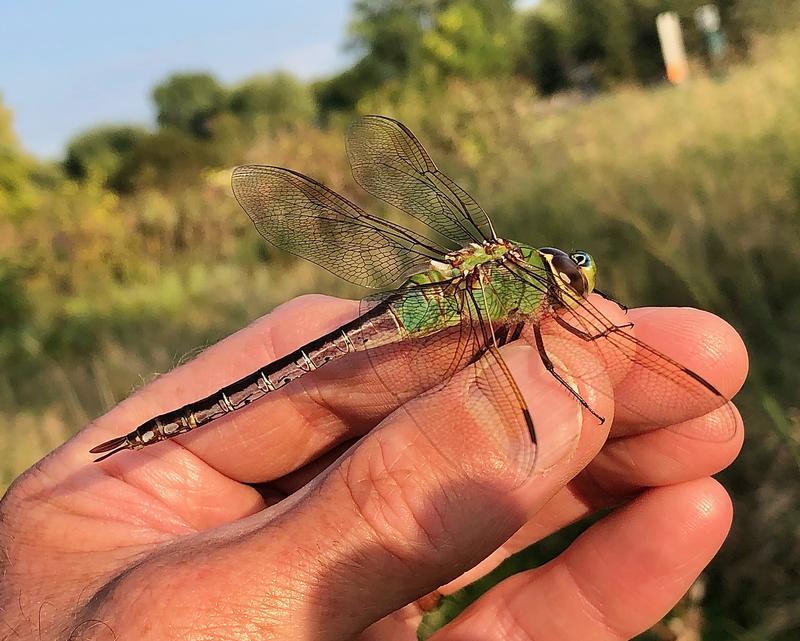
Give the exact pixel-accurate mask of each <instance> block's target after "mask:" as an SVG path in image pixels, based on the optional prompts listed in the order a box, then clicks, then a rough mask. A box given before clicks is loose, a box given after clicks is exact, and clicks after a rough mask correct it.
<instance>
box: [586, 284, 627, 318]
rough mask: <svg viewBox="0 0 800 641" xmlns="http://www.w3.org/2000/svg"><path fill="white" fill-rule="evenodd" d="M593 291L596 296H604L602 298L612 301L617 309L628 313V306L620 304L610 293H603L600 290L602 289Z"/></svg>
mask: <svg viewBox="0 0 800 641" xmlns="http://www.w3.org/2000/svg"><path fill="white" fill-rule="evenodd" d="M592 291H593V292H594V293H595V294H598V295H599V296H602V297H603V298H605V299H606V300H610V301H611V302H612V303H614V304H615V305H616V306H617V307H619V308H620V309H621V310H623V311H624V312H625V313H626V314H627V313H628V306H627V305H625V304H624V303H620V302H619V301H618V300H617V299H616V298H614V297H613V296H612V295H611V294H608V293H606V292H604V291H602V290H600V289H596V288H595V289H593V290H592Z"/></svg>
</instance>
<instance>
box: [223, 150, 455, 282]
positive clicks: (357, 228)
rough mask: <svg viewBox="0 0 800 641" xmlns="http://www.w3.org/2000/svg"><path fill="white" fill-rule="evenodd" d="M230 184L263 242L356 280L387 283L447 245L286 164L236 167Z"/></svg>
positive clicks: (350, 279) (437, 256)
mask: <svg viewBox="0 0 800 641" xmlns="http://www.w3.org/2000/svg"><path fill="white" fill-rule="evenodd" d="M231 185H232V187H233V193H234V195H235V196H236V199H237V200H238V201H239V204H240V205H241V206H242V208H243V209H244V210H245V212H247V215H248V216H250V219H251V220H252V221H253V224H255V226H256V229H257V230H258V231H259V233H260V234H261V235H262V236H263V237H264V238H266V239H267V240H268V241H269V242H271V243H272V244H274V245H277V246H278V247H280V248H281V249H285V250H286V251H288V252H290V253H292V254H296V255H298V256H301V257H303V258H305V259H307V260H310V261H311V262H314V263H316V264H317V265H320V266H321V267H324V268H325V269H327V270H328V271H330V272H332V273H334V274H336V275H337V276H339V277H341V278H344V279H345V280H348V281H350V282H352V283H356V284H357V285H363V286H365V287H375V288H383V287H390V286H392V285H393V284H395V283H396V282H397V281H398V280H400V278H402V277H403V276H404V275H405V274H407V273H408V272H409V271H410V270H411V269H412V268H414V267H416V266H418V265H422V264H424V263H426V262H428V261H430V260H431V259H432V258H438V259H440V258H441V256H442V255H443V254H444V253H445V252H446V251H447V250H446V249H444V248H442V247H439V246H437V245H436V244H434V243H433V242H432V241H429V240H428V239H426V238H425V237H423V236H421V235H419V234H417V233H415V232H413V231H411V230H408V229H405V228H404V227H401V226H400V225H397V224H395V223H392V222H390V221H387V220H383V219H381V218H378V217H376V216H371V215H370V214H368V213H366V212H365V211H364V210H362V209H361V208H360V207H358V206H357V205H355V204H353V203H351V202H350V201H348V200H347V199H346V198H344V197H342V196H340V195H339V194H337V193H336V192H334V191H332V190H330V189H328V188H327V187H325V186H324V185H322V184H320V183H318V182H317V181H315V180H313V179H312V178H309V177H307V176H304V175H302V174H299V173H296V172H294V171H291V170H289V169H283V168H281V167H270V166H265V165H247V166H243V167H237V168H236V169H235V170H234V172H233V177H232V179H231Z"/></svg>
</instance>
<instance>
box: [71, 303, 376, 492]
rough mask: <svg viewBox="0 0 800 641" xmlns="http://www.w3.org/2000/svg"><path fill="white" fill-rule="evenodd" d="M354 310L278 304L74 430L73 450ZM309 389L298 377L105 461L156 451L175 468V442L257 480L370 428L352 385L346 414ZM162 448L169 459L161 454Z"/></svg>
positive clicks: (189, 397)
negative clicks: (196, 425) (199, 424)
mask: <svg viewBox="0 0 800 641" xmlns="http://www.w3.org/2000/svg"><path fill="white" fill-rule="evenodd" d="M356 311H357V303H354V302H352V301H344V300H338V299H334V298H328V297H322V296H305V297H301V298H298V299H295V300H293V301H291V302H290V303H287V304H286V305H283V306H281V307H279V308H278V309H276V310H275V311H274V312H273V313H272V314H270V315H269V316H266V317H263V318H261V319H259V320H258V321H256V322H254V323H253V324H252V325H250V326H249V327H247V328H245V329H243V330H241V331H239V332H236V333H235V334H233V335H231V336H229V337H228V338H226V339H224V340H222V341H220V342H219V343H217V344H216V345H214V346H212V347H210V348H208V349H207V350H205V351H204V352H203V353H202V354H200V355H199V356H198V357H197V358H195V359H194V360H192V361H191V362H190V363H187V364H186V365H183V366H181V367H178V368H176V369H175V370H173V371H172V372H170V373H169V374H167V375H165V376H162V377H160V378H158V379H157V380H155V381H153V382H152V383H151V384H149V385H147V386H146V387H144V388H143V389H142V390H140V391H139V392H137V393H136V394H135V395H133V396H132V397H130V398H128V399H126V400H125V401H123V402H122V403H120V404H119V405H118V406H117V407H115V408H114V409H113V410H112V411H111V412H109V413H108V414H106V415H105V416H103V417H101V418H99V419H97V420H96V421H95V422H93V423H92V424H91V425H90V426H89V427H87V429H86V430H84V431H83V432H82V433H81V434H80V435H79V437H78V440H77V444H79V448H78V450H77V451H76V454H77V455H79V456H80V458H81V459H85V457H86V454H85V452H84V451H83V450H84V448H85V447H86V445H87V444H90V445H96V444H97V442H99V441H101V440H103V439H104V438H107V437H109V436H115V435H116V436H118V435H120V434H124V433H125V432H126V431H128V430H130V429H131V428H133V427H135V426H136V425H138V424H141V423H143V422H144V421H146V420H148V419H149V418H152V417H153V416H154V415H158V414H160V413H163V412H165V411H169V410H173V409H175V408H177V407H180V406H182V405H184V404H186V403H189V402H192V401H195V400H197V399H198V398H202V397H204V396H207V395H209V394H211V393H213V392H215V391H216V390H218V389H220V388H222V387H224V386H225V385H227V384H229V383H231V382H232V381H235V380H237V379H239V378H241V377H242V376H245V375H247V374H249V373H251V372H253V371H256V370H258V368H260V367H263V366H264V365H265V364H267V363H269V362H271V361H272V360H274V359H275V358H276V357H280V356H282V355H283V354H285V353H288V352H291V351H292V350H294V349H296V348H297V347H298V346H299V345H302V344H304V343H306V342H308V341H310V340H313V339H315V338H317V337H319V336H320V335H324V334H325V333H326V332H327V331H329V330H331V329H332V328H335V327H338V326H340V325H341V324H342V323H344V322H346V321H347V320H349V319H350V318H352V317H353V316H354V315H355V313H356ZM326 369H327V368H326ZM308 378H309V379H312V378H313V375H309V377H308ZM323 380H324V383H323V385H324V386H326V387H332V386H333V385H334V384H335V381H332V380H330V379H323ZM362 387H363V386H362ZM312 388H313V386H312V385H311V384H310V383H309V384H307V385H306V384H305V383H304V381H298V382H297V383H296V384H293V385H289V386H287V387H285V388H282V389H280V390H278V391H277V392H275V393H272V394H269V395H267V396H266V397H265V398H264V399H262V400H260V401H257V402H256V403H254V404H253V405H251V406H248V407H247V408H244V409H242V410H239V411H237V412H234V413H232V414H229V415H227V416H225V417H223V418H221V419H219V420H217V421H215V422H214V423H212V424H210V425H208V426H205V427H203V428H202V429H199V430H197V431H196V432H191V433H189V434H186V435H183V436H181V437H178V438H177V439H173V440H172V441H168V442H166V443H163V444H158V445H155V446H153V447H152V448H148V449H146V450H144V451H143V452H137V453H136V454H134V455H130V454H129V453H122V454H120V455H117V456H115V457H114V458H112V459H110V461H109V464H113V465H116V466H121V467H123V468H128V467H134V466H133V465H132V464H131V461H135V460H136V459H137V458H138V459H140V460H139V462H140V463H141V461H142V460H144V458H146V457H143V455H144V454H145V453H148V454H150V455H154V454H155V453H156V452H157V453H158V458H159V459H160V460H161V462H162V463H164V462H165V461H170V463H169V464H171V465H173V466H182V465H185V464H186V463H187V461H188V460H189V459H190V458H191V457H189V456H186V455H185V454H186V452H185V451H182V448H180V447H177V444H178V443H180V444H182V445H183V446H184V447H185V448H186V449H187V450H188V451H189V452H192V453H194V454H195V455H196V456H198V457H200V459H202V460H203V461H204V462H205V463H207V464H209V465H211V466H212V467H213V468H215V469H217V470H218V471H220V472H222V473H223V474H225V475H227V476H229V477H231V478H234V479H236V480H240V481H249V482H260V481H265V480H270V479H273V478H277V477H280V476H282V475H284V474H286V473H288V472H291V471H293V470H295V469H297V468H298V467H301V466H302V465H304V464H305V463H306V462H308V461H309V460H312V459H313V458H315V457H316V456H317V455H318V454H319V453H321V452H324V451H325V450H327V449H328V448H330V447H332V446H333V445H335V444H336V443H337V442H338V441H340V440H342V439H343V438H345V436H346V435H347V434H348V433H350V431H351V430H353V429H355V430H356V431H358V430H360V431H362V432H363V431H365V430H366V429H368V428H369V427H371V425H368V424H367V420H366V419H365V420H361V419H360V417H359V416H358V412H359V407H358V397H359V389H354V388H351V389H350V394H349V396H348V397H347V398H348V399H349V400H350V401H351V405H352V412H351V413H349V414H348V413H347V412H345V411H344V410H342V409H341V408H331V407H328V406H326V405H325V404H324V403H322V402H320V401H319V394H316V393H314V391H313V389H312ZM310 389H312V391H309V390H310ZM363 393H364V394H366V390H363ZM340 410H341V411H340ZM388 411H389V409H387V410H386V411H385V412H384V415H385V413H387V412H388ZM167 452H170V453H171V454H172V456H171V457H169V458H164V457H163V455H164V454H165V453H167ZM81 462H83V461H81Z"/></svg>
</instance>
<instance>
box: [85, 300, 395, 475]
mask: <svg viewBox="0 0 800 641" xmlns="http://www.w3.org/2000/svg"><path fill="white" fill-rule="evenodd" d="M403 337H404V331H403V330H402V329H401V325H400V323H399V322H398V320H397V317H396V316H395V313H394V311H393V310H392V308H391V305H390V301H385V302H383V303H380V304H378V305H377V306H376V307H374V308H373V309H371V310H370V311H368V312H366V313H365V314H362V315H361V316H359V317H358V318H356V319H355V320H353V321H350V322H349V323H346V324H345V325H342V326H341V327H339V328H338V329H335V330H333V331H332V332H330V333H328V334H326V335H325V336H321V337H320V338H318V339H316V340H313V341H311V342H310V343H307V344H306V345H303V346H302V347H301V348H299V349H297V350H295V351H294V352H292V353H291V354H287V355H286V356H284V357H282V358H279V359H278V360H276V361H273V362H272V363H270V364H269V365H265V366H264V367H262V368H261V369H259V370H257V371H255V372H253V373H252V374H248V375H247V376H245V377H244V378H241V379H239V380H238V381H236V382H235V383H231V384H230V385H227V386H226V387H224V388H222V389H221V390H219V391H218V392H214V393H213V394H211V395H209V396H207V397H205V398H202V399H200V400H198V401H194V402H193V403H189V404H188V405H184V406H183V407H181V408H179V409H176V410H173V411H171V412H167V413H165V414H161V415H160V416H156V417H154V418H152V419H150V420H149V421H147V422H145V423H143V424H142V425H140V426H139V427H137V428H136V429H135V430H133V431H132V432H130V433H128V434H126V435H125V436H120V437H118V438H115V439H111V440H109V441H106V442H105V443H101V444H100V445H98V446H97V447H93V448H92V449H91V450H89V451H90V452H91V453H92V454H103V456H101V457H99V458H97V459H95V460H96V461H102V460H103V459H106V458H108V457H109V456H112V455H113V454H116V453H117V452H121V451H123V450H138V449H141V448H143V447H145V446H146V445H152V444H153V443H158V442H159V441H164V440H166V439H169V438H172V437H173V436H177V435H178V434H184V433H185V432H189V431H191V430H193V429H195V428H198V427H201V426H202V425H207V424H208V423H211V422H212V421H215V420H217V419H219V418H222V417H223V416H225V415H226V414H229V413H231V412H235V411H236V410H239V409H242V408H243V407H247V406H248V405H250V403H252V402H254V401H257V400H258V399H260V398H262V397H264V396H266V395H267V394H269V393H270V392H273V391H275V390H277V389H280V388H281V387H283V386H284V385H287V384H289V383H291V382H292V381H294V380H296V379H298V378H300V377H301V376H305V375H306V374H308V373H309V372H312V371H314V370H315V369H317V368H319V367H322V366H324V365H327V364H328V363H331V362H333V361H335V360H337V359H339V358H341V357H343V356H345V355H347V354H349V353H350V352H356V351H363V350H366V349H372V348H374V347H380V346H381V345H387V344H389V343H393V342H396V341H398V340H401V339H402V338H403Z"/></svg>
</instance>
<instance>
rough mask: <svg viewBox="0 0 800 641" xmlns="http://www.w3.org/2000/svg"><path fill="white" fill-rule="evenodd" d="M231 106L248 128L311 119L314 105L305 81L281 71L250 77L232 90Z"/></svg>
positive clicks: (271, 128)
mask: <svg viewBox="0 0 800 641" xmlns="http://www.w3.org/2000/svg"><path fill="white" fill-rule="evenodd" d="M229 105H230V110H231V112H232V113H233V114H234V115H235V116H236V117H237V118H238V119H239V120H240V121H241V122H242V123H244V124H246V125H248V127H249V128H250V130H251V131H253V132H254V131H257V130H258V131H263V130H266V131H271V132H275V131H278V130H280V129H287V128H292V127H296V126H297V125H299V124H306V123H309V122H311V121H312V120H313V119H314V117H315V116H316V111H317V106H316V103H315V101H314V96H313V94H312V92H311V90H310V88H309V87H308V86H307V85H304V84H303V83H301V82H300V81H299V80H297V79H296V78H295V77H294V76H292V75H291V74H288V73H284V72H278V73H274V74H271V75H268V76H258V77H255V78H251V79H250V80H247V81H245V82H243V83H241V84H240V85H239V86H238V87H235V88H234V89H232V90H231V95H230V103H229Z"/></svg>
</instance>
